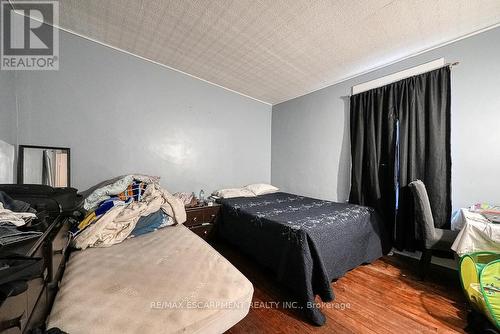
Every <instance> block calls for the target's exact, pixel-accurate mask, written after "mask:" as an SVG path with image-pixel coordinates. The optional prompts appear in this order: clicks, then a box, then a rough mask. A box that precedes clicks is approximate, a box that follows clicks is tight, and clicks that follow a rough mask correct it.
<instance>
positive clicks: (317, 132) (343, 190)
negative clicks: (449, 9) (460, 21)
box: [271, 28, 500, 209]
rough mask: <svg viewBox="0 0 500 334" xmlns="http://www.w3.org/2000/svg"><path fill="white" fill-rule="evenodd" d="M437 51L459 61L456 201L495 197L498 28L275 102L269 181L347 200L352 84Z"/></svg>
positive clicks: (498, 198)
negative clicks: (349, 99) (296, 96)
mask: <svg viewBox="0 0 500 334" xmlns="http://www.w3.org/2000/svg"><path fill="white" fill-rule="evenodd" d="M441 57H444V58H445V61H446V62H455V61H459V62H460V64H459V65H458V66H456V67H454V68H453V69H452V119H451V122H452V129H451V130H452V135H451V149H452V164H453V165H452V201H453V208H454V209H457V208H459V207H464V206H469V205H470V204H473V203H476V202H481V201H485V202H492V203H497V204H498V203H500V188H499V187H498V166H500V149H499V148H500V132H499V129H498V126H499V124H500V94H499V87H500V62H499V61H498V59H500V28H496V29H493V30H490V31H487V32H484V33H481V34H478V35H475V36H472V37H469V38H466V39H463V40H461V41H457V42H455V43H452V44H449V45H446V46H443V47H440V48H438V49H434V50H432V51H429V52H426V53H423V54H421V55H418V56H415V57H412V58H409V59H407V60H404V61H401V62H398V63H395V64H393V65H390V66H387V67H384V68H382V69H379V70H376V71H373V72H370V73H368V74H365V75H361V76H358V77H355V78H353V79H350V80H347V81H344V82H341V83H339V84H336V85H333V86H329V87H326V88H324V89H321V90H319V91H316V92H313V93H311V94H308V95H305V96H302V97H299V98H296V99H293V100H289V101H286V102H284V103H281V104H278V105H275V106H273V116H272V168H271V170H272V172H271V179H272V183H273V184H275V185H276V186H279V187H281V188H282V189H284V190H286V191H289V192H293V193H300V194H306V195H310V196H315V197H319V198H324V199H330V200H337V201H345V200H347V198H348V196H349V188H350V164H351V161H350V143H349V105H348V95H349V94H350V91H351V87H352V86H353V85H356V84H359V83H362V82H366V81H369V80H372V79H375V78H378V77H381V76H384V75H387V74H390V73H394V72H397V71H400V70H403V69H406V68H409V67H412V66H416V65H419V64H422V63H425V62H428V61H431V60H434V59H437V58H441Z"/></svg>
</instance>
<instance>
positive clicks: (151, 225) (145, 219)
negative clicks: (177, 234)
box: [128, 210, 174, 238]
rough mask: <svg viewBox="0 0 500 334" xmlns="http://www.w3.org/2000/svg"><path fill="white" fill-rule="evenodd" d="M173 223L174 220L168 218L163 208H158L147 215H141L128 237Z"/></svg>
mask: <svg viewBox="0 0 500 334" xmlns="http://www.w3.org/2000/svg"><path fill="white" fill-rule="evenodd" d="M173 224H174V221H173V220H172V218H170V217H169V216H168V215H167V214H166V213H165V212H163V210H158V211H156V212H154V213H152V214H150V215H148V216H142V217H141V218H139V220H138V221H137V224H136V225H135V227H134V229H133V230H132V232H131V233H130V235H129V236H128V237H129V238H133V237H137V236H140V235H143V234H146V233H150V232H154V231H156V230H158V229H160V228H163V227H165V226H169V225H173Z"/></svg>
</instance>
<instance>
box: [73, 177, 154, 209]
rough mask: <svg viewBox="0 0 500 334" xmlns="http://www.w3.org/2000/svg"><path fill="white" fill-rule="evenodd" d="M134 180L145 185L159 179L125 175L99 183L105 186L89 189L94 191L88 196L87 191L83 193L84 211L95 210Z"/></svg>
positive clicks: (125, 188) (124, 189)
mask: <svg viewBox="0 0 500 334" xmlns="http://www.w3.org/2000/svg"><path fill="white" fill-rule="evenodd" d="M115 180H116V181H115ZM134 180H136V181H139V182H144V183H145V184H150V183H159V177H156V176H148V175H141V174H133V175H125V176H123V177H120V178H114V179H112V180H110V181H104V182H101V184H105V186H103V187H99V188H97V189H94V188H91V189H94V190H93V191H92V192H91V193H90V194H88V193H89V190H88V191H85V192H83V193H85V194H86V197H85V201H84V204H83V207H84V209H85V210H92V209H95V208H97V207H98V205H99V204H100V203H102V201H105V200H107V199H109V198H110V197H111V196H115V195H118V194H120V193H122V192H124V191H126V190H127V188H128V187H129V186H130V185H131V184H132V183H133V182H134ZM112 181H114V182H112ZM109 182H112V183H109ZM83 193H82V194H83ZM87 194H88V195H87Z"/></svg>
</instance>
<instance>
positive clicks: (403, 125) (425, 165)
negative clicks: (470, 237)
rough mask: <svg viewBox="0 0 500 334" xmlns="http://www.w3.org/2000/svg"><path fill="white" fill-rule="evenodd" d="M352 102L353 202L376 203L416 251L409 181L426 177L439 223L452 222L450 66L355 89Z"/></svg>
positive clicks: (401, 244)
mask: <svg viewBox="0 0 500 334" xmlns="http://www.w3.org/2000/svg"><path fill="white" fill-rule="evenodd" d="M350 102H351V105H350V107H351V145H352V146H351V153H352V177H351V184H352V185H351V194H350V201H351V202H352V203H357V204H361V205H367V206H372V207H375V208H376V209H377V210H378V211H379V212H380V213H381V215H382V217H383V218H384V220H385V222H386V224H387V231H388V233H390V235H391V236H393V239H394V245H395V246H396V247H397V248H399V249H408V250H413V249H415V248H417V246H418V244H417V242H416V241H417V239H418V229H417V227H416V225H415V221H414V215H413V212H412V209H413V198H412V196H411V192H410V191H409V189H408V184H409V183H410V182H411V181H413V180H416V179H420V180H422V181H423V182H424V184H425V186H426V188H427V192H428V194H429V200H430V202H431V208H432V211H433V216H434V220H435V225H436V227H441V228H447V227H449V224H450V215H451V154H450V69H449V67H443V68H440V69H437V70H434V71H430V72H427V73H424V74H421V75H417V76H414V77H411V78H407V79H404V80H401V81H398V82H395V83H393V84H389V85H387V86H384V87H380V88H376V89H373V90H370V91H367V92H363V93H360V94H356V95H353V96H352V97H351V101H350ZM397 123H399V140H398V142H397V143H396V124H397ZM396 153H399V154H398V156H399V159H398V160H396V158H395V157H396ZM395 170H396V171H397V170H399V173H398V174H396V173H395V172H394V171H395ZM398 183H399V189H398V191H397V192H396V190H395V189H396V187H397V185H398ZM396 197H397V202H398V210H397V211H396V210H395V207H396V204H395V202H396Z"/></svg>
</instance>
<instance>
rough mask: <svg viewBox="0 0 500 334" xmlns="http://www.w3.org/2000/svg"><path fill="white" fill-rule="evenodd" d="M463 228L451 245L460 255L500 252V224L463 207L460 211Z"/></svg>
mask: <svg viewBox="0 0 500 334" xmlns="http://www.w3.org/2000/svg"><path fill="white" fill-rule="evenodd" d="M460 217H461V219H460V224H459V225H458V226H460V227H461V228H462V230H461V231H460V233H459V234H458V236H457V238H456V239H455V242H454V243H453V245H452V246H451V249H453V250H454V251H455V252H456V253H457V254H458V255H460V256H462V255H464V254H466V253H472V252H479V251H491V252H500V224H494V223H491V222H489V221H488V219H486V218H484V217H483V216H482V215H481V214H479V213H475V212H470V211H469V210H467V209H462V210H461V213H460Z"/></svg>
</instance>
